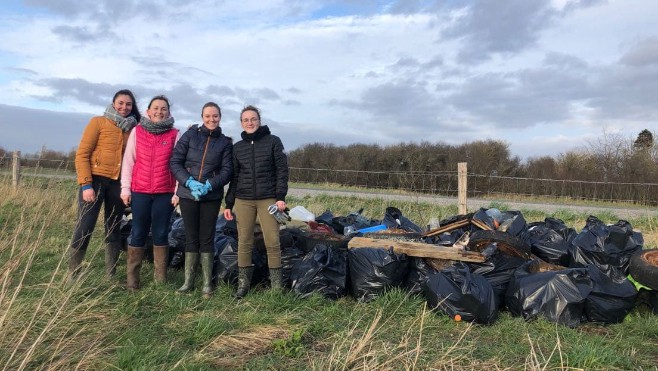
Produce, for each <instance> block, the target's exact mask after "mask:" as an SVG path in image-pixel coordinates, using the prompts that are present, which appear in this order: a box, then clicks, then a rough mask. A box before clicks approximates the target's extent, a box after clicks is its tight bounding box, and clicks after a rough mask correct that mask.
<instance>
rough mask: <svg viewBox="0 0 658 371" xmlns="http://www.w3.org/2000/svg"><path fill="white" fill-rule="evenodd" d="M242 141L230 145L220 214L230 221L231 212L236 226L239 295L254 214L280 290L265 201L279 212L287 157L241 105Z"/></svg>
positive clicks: (273, 230) (252, 110)
mask: <svg viewBox="0 0 658 371" xmlns="http://www.w3.org/2000/svg"><path fill="white" fill-rule="evenodd" d="M240 122H241V123H242V129H243V130H244V131H243V132H242V134H241V136H242V140H241V141H239V142H237V143H235V145H234V146H233V171H234V175H233V180H232V181H231V185H230V186H229V189H228V192H227V194H226V209H225V210H224V217H225V218H226V219H227V220H233V215H232V212H231V210H233V211H234V212H235V218H236V223H237V225H238V290H237V292H236V295H235V296H236V298H238V299H240V298H243V297H244V296H245V295H246V294H247V292H248V291H249V288H250V286H251V277H252V275H253V272H254V267H253V264H252V262H251V253H252V250H253V245H254V226H255V224H256V218H257V217H258V219H259V221H260V226H261V229H262V231H263V237H264V239H265V247H266V249H267V263H268V266H269V268H270V283H271V287H272V288H273V289H281V286H282V284H281V282H282V279H281V249H280V246H279V224H278V223H277V221H276V219H275V218H274V216H272V215H271V214H270V213H269V212H268V206H270V205H272V204H276V207H277V209H278V210H279V211H284V210H285V208H286V194H287V193H288V159H287V157H286V154H285V153H284V152H283V144H282V143H281V139H279V137H277V136H275V135H272V134H270V129H269V128H268V127H267V126H261V122H260V112H259V111H258V108H256V107H254V106H247V107H245V108H243V109H242V112H241V113H240Z"/></svg>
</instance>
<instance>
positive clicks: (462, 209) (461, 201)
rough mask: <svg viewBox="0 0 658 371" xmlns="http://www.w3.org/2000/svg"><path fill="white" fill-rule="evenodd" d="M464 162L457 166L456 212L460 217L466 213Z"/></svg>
mask: <svg viewBox="0 0 658 371" xmlns="http://www.w3.org/2000/svg"><path fill="white" fill-rule="evenodd" d="M466 180H467V177H466V162H460V163H458V164H457V210H458V212H459V214H460V215H464V214H466V213H467V212H468V208H467V207H466V191H467V189H468V188H467V186H466Z"/></svg>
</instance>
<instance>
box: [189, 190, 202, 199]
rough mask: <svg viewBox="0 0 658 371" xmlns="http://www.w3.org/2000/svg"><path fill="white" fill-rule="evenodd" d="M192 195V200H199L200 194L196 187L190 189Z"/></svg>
mask: <svg viewBox="0 0 658 371" xmlns="http://www.w3.org/2000/svg"><path fill="white" fill-rule="evenodd" d="M191 193H192V197H194V201H199V197H201V194H200V192H199V190H198V189H195V190H192V192H191Z"/></svg>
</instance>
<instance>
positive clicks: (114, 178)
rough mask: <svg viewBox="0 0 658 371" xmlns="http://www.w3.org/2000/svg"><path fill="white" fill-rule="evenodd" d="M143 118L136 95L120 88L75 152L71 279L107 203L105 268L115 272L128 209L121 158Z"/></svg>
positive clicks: (110, 274)
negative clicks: (76, 186)
mask: <svg viewBox="0 0 658 371" xmlns="http://www.w3.org/2000/svg"><path fill="white" fill-rule="evenodd" d="M140 119H141V115H140V114H139V110H138V109H137V104H136V101H135V96H134V95H133V93H132V92H131V91H130V90H126V89H124V90H119V91H118V92H116V94H114V98H113V99H112V104H110V105H109V106H107V108H106V110H105V113H104V115H103V116H97V117H94V118H92V119H91V121H90V122H89V124H88V125H87V127H86V128H85V130H84V133H83V134H82V139H81V140H80V145H79V146H78V151H77V152H76V154H75V170H76V172H77V178H78V184H79V185H80V190H79V192H78V207H79V212H78V222H77V223H76V228H75V231H74V232H73V240H72V241H71V246H70V251H69V254H70V255H69V282H72V279H73V278H74V277H75V275H76V273H77V272H78V270H79V268H80V264H81V263H82V260H83V259H84V256H85V254H86V252H87V246H89V240H90V238H91V234H92V232H93V231H94V227H95V226H96V220H97V219H98V215H99V213H100V209H101V206H103V204H105V242H106V246H105V272H106V274H107V275H108V276H114V274H115V272H116V263H117V260H118V258H119V252H120V251H121V231H120V230H119V228H118V225H119V222H120V221H121V216H122V214H123V211H124V209H125V206H124V204H123V202H121V198H120V196H119V194H120V191H121V185H120V183H119V175H120V174H121V158H122V155H123V152H124V149H125V146H126V141H127V140H128V136H129V134H130V131H131V130H132V129H133V127H134V126H135V124H136V123H137V122H138V121H139V120H140Z"/></svg>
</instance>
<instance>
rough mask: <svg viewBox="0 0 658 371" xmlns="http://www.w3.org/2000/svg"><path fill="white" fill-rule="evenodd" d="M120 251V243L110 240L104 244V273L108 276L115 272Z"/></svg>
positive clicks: (112, 275)
mask: <svg viewBox="0 0 658 371" xmlns="http://www.w3.org/2000/svg"><path fill="white" fill-rule="evenodd" d="M120 253H121V244H120V243H115V242H110V243H108V244H107V245H105V275H106V276H107V277H108V278H111V277H114V275H115V274H116V273H117V262H118V261H119V254H120Z"/></svg>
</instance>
